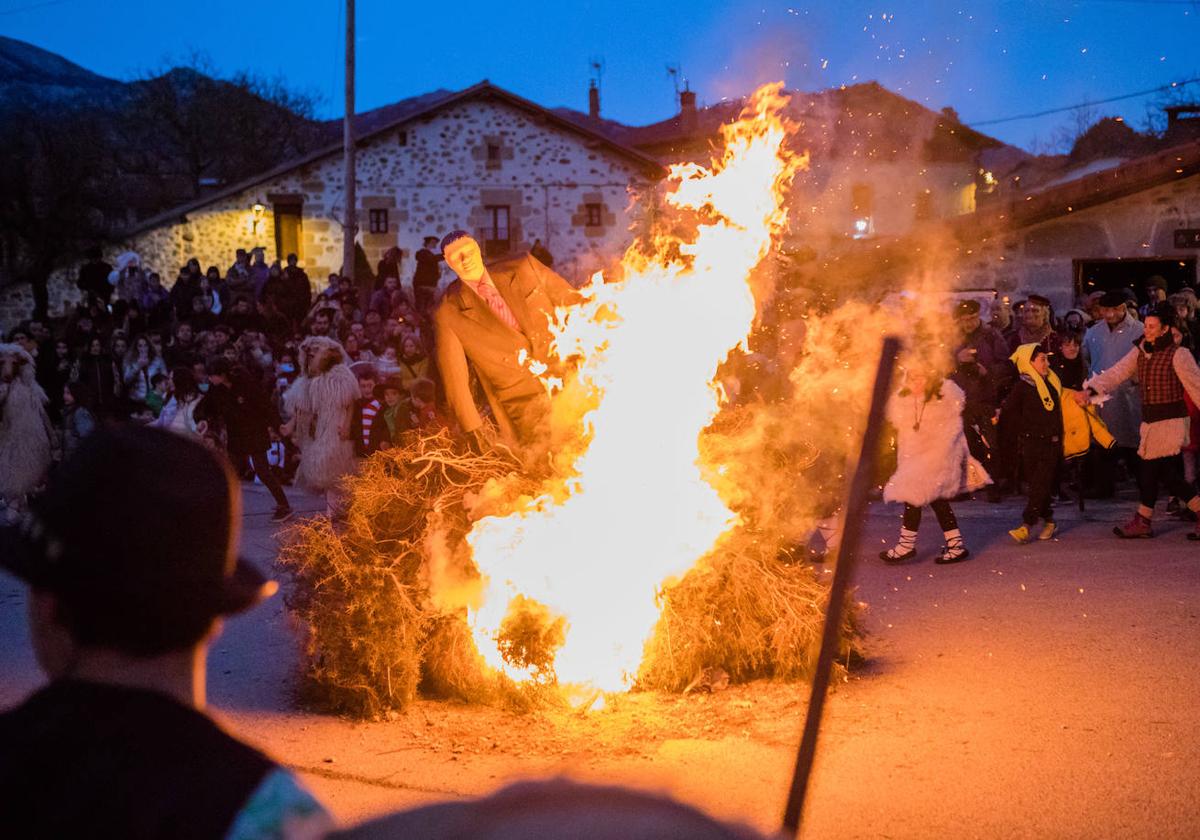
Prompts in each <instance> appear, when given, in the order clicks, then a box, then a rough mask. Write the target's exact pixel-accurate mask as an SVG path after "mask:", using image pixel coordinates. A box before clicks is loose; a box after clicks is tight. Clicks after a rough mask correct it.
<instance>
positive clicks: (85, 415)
mask: <svg viewBox="0 0 1200 840" xmlns="http://www.w3.org/2000/svg"><path fill="white" fill-rule="evenodd" d="M62 402H63V412H62V451H63V457H64V458H70V457H71V455H73V454H74V453H75V450H76V449H78V448H79V444H80V442H82V441H83V439H84V438H85V437H87V436H88V435H90V434H91V433H92V432H94V431H96V415H95V414H93V413H92V410H91V408H90V405H91V402H92V396H91V392H90V391H89V390H88V387H87V386H86V385H84V384H83V383H82V382H68V383H67V384H66V385H64V386H63V394H62Z"/></svg>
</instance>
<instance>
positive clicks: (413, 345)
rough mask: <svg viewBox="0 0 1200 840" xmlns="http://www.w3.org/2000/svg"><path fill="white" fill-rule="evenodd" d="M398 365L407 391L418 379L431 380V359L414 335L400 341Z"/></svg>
mask: <svg viewBox="0 0 1200 840" xmlns="http://www.w3.org/2000/svg"><path fill="white" fill-rule="evenodd" d="M396 364H397V368H398V369H399V371H400V379H401V381H402V382H403V383H404V390H405V391H408V390H409V389H410V388H412V384H413V383H414V382H416V381H417V380H418V379H428V378H429V367H430V365H429V357H428V356H426V355H425V351H424V350H422V349H421V343H420V342H419V341H417V339H416V338H415V337H414V336H412V335H407V336H405V337H404V338H402V339H400V344H399V353H398V355H397V358H396Z"/></svg>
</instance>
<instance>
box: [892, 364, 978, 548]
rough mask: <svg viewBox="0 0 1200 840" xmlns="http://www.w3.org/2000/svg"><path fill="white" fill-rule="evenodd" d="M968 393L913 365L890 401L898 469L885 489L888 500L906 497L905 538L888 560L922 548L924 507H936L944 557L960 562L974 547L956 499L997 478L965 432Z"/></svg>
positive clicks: (904, 500) (903, 523) (935, 512)
mask: <svg viewBox="0 0 1200 840" xmlns="http://www.w3.org/2000/svg"><path fill="white" fill-rule="evenodd" d="M965 399H966V398H965V396H964V395H963V392H962V389H961V388H959V387H958V385H956V384H954V383H953V382H952V381H950V380H949V379H943V378H942V377H941V376H940V375H939V374H936V373H934V372H932V371H928V370H925V369H923V368H922V367H921V366H919V365H913V366H910V367H909V368H908V370H907V371H906V374H905V380H904V383H903V384H902V386H901V388H900V390H899V391H897V392H896V393H895V394H893V395H892V398H891V399H890V400H889V401H888V406H887V417H888V421H889V422H890V423H891V424H892V425H893V426H895V428H896V433H897V434H896V461H897V463H896V472H895V473H893V474H892V477H891V479H890V480H889V481H888V483H887V486H886V487H884V489H883V498H884V500H885V501H888V502H903V503H904V518H903V521H902V524H901V527H900V539H899V541H898V542H897V543H896V545H895V546H893V547H892V548H889V549H888V550H886V551H883V552H881V553H880V555H879V557H880V559H882V560H883V561H884V562H885V563H903V562H905V561H906V560H911V559H912V558H913V557H915V556H916V554H917V549H916V544H917V529H918V528H920V526H921V509H922V508H923V507H925V506H926V505H928V506H929V507H931V508H932V509H933V513H934V515H935V516H936V517H937V520H938V524H939V525H941V526H942V534H943V536H944V537H945V545H944V546H943V547H942V551H941V553H940V554H939V555H938V557H937V562H938V563H958V562H960V561H962V560H966V559H967V558H968V557H969V556H970V555H971V552H970V551H968V550H967V547H966V544H965V543H964V542H963V538H962V532H961V531H959V529H958V521H957V519H955V517H954V511H953V510H952V509H951V508H950V500H951V499H953V498H954V497H955V496H958V495H959V494H961V493H969V492H971V491H973V490H977V489H979V488H980V487H983V486H984V485H986V484H990V483H991V479H990V478H988V474H987V472H986V471H985V470H984V469H983V466H982V465H981V464H980V463H979V462H978V461H976V460H975V459H974V458H972V457H971V454H970V452H969V451H968V450H967V439H966V436H965V435H964V434H963V424H962V410H963V403H964V402H965Z"/></svg>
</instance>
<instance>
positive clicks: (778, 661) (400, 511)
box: [281, 418, 855, 717]
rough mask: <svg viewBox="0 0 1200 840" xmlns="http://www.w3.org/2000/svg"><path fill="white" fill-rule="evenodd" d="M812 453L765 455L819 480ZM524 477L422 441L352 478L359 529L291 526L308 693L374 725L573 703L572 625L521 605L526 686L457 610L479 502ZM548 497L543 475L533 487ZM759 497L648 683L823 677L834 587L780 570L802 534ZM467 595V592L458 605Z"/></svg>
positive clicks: (702, 583)
mask: <svg viewBox="0 0 1200 840" xmlns="http://www.w3.org/2000/svg"><path fill="white" fill-rule="evenodd" d="M744 422H746V421H745V420H744V418H743V420H741V421H735V423H734V426H733V427H732V428H726V429H725V430H724V431H722V429H721V428H720V427H718V428H716V429H715V430H714V431H713V432H712V433H711V435H710V440H709V446H710V447H712V448H715V450H716V451H724V450H730V449H737V448H738V445H737V444H734V443H733V441H735V440H745V439H746V435H745V431H746V430H745V429H744V428H742V427H741V426H739V425H738V424H739V423H742V424H744ZM759 451H761V450H759ZM740 454H743V455H747V453H740ZM811 455H812V453H811V452H793V453H791V455H788V454H787V453H783V454H781V453H780V452H778V451H770V452H764V453H763V454H762V455H761V456H760V457H762V458H768V459H771V460H772V461H773V462H774V463H773V465H772V466H773V467H774V468H776V469H778V467H779V466H780V464H779V463H778V462H779V459H780V458H784V459H785V462H786V466H788V467H792V468H800V469H803V468H804V467H805V466H806V465H811V463H812V461H813V458H812V457H811ZM747 456H748V455H747ZM763 466H764V467H765V466H766V465H765V464H764V465H763ZM512 470H513V462H512V461H511V460H508V459H507V458H505V457H504V456H503V455H502V454H495V453H491V454H485V455H474V454H471V453H469V452H467V451H466V450H465V449H463V448H462V447H461V446H460V445H458V444H457V443H456V442H455V441H454V440H453V439H451V438H450V437H449V436H448V435H447V434H445V433H441V434H437V435H432V436H423V437H422V436H418V435H413V436H412V437H411V438H410V439H409V440H408V442H407V443H406V445H404V446H402V447H399V448H395V449H392V450H389V451H386V452H382V453H379V454H377V455H375V456H373V457H371V458H369V459H367V460H366V461H365V462H364V464H363V467H362V470H361V471H360V472H359V473H358V474H357V475H355V476H354V477H352V478H351V479H349V481H348V486H347V490H348V496H349V503H348V510H347V514H346V521H345V522H344V523H342V524H340V525H339V526H338V527H337V528H334V527H331V525H330V524H329V522H328V521H327V520H325V519H322V518H318V519H312V520H307V521H302V522H299V523H297V524H295V525H293V526H292V527H291V528H290V529H289V532H288V534H287V538H286V540H285V547H284V550H283V552H282V555H281V561H282V563H283V564H284V566H285V567H286V568H288V569H289V570H290V571H291V572H292V573H293V575H294V578H295V585H294V586H293V587H292V588H291V590H290V592H289V595H288V605H289V607H291V609H292V610H293V611H294V612H295V613H296V614H297V616H298V617H299V618H300V619H301V620H302V622H303V624H304V626H305V627H306V630H307V643H306V646H307V651H306V653H307V664H306V674H305V680H304V691H303V697H304V699H305V700H306V701H307V702H308V703H309V704H311V705H313V706H316V707H318V708H321V709H324V710H330V711H337V712H342V713H347V714H352V715H358V716H367V717H374V716H378V715H380V714H384V713H387V712H389V711H392V710H401V709H403V708H404V707H405V706H406V705H407V704H408V703H409V702H410V701H411V700H412V699H413V698H414V697H415V696H417V694H418V693H420V694H422V695H425V696H431V697H450V698H458V699H463V700H467V701H472V702H485V703H493V704H502V705H508V706H513V707H518V708H520V707H528V706H530V705H531V704H536V703H539V702H546V701H547V700H553V699H555V698H557V694H556V692H555V690H554V687H553V685H552V682H553V662H552V655H553V648H554V646H555V645H556V644H560V643H561V639H562V632H563V627H562V624H561V621H559V622H557V623H553V624H548V625H546V626H539V623H538V622H537V621H533V620H530V618H529V616H530V615H531V614H536V611H528V610H519V611H514V613H513V615H511V616H510V620H508V621H506V622H505V625H504V628H503V629H502V633H503V634H505V637H504V638H501V639H500V640H499V642H500V648H501V649H502V650H503V651H505V654H506V656H508V657H509V658H510V661H512V662H513V663H514V664H516V665H519V666H529V667H531V668H532V670H533V671H535V672H537V673H540V674H542V675H543V677H544V679H543V680H541V681H540V682H539V683H535V684H531V685H521V686H518V685H514V684H513V683H512V682H511V681H509V680H507V679H506V678H505V677H503V676H501V675H499V674H497V673H496V672H494V671H491V670H490V669H488V668H486V666H485V665H484V664H483V660H482V658H481V657H480V656H479V654H478V652H477V651H476V649H475V645H474V641H473V640H472V638H471V634H470V631H469V629H468V627H467V624H466V612H465V609H463V608H461V607H460V606H457V605H458V604H461V603H465V602H466V601H467V600H468V598H467V597H466V596H465V595H462V594H461V593H462V592H465V591H467V590H469V589H470V588H471V582H472V579H473V578H474V577H475V574H476V573H475V571H474V566H473V564H472V562H471V560H470V557H469V550H468V548H467V546H466V543H465V539H464V537H465V535H466V533H467V532H468V530H469V529H470V524H471V519H470V515H469V509H470V507H471V505H472V501H473V494H476V493H478V492H479V491H480V490H481V489H482V488H483V487H484V485H485V484H487V483H488V482H489V481H493V482H498V481H502V480H503V481H505V482H507V483H508V485H509V487H510V488H511V487H513V486H515V487H517V488H518V490H520V489H521V486H522V485H521V479H517V480H516V481H515V482H514V479H513V478H512V476H511V473H512ZM506 476H508V477H507V478H505V477H506ZM792 480H793V481H794V480H795V473H793V474H792ZM793 486H794V484H793ZM536 487H537V483H536V482H535V481H533V480H532V479H530V480H529V482H528V485H527V489H528V491H529V492H534V491H536ZM747 498H751V497H749V496H748V497H747ZM753 498H756V499H759V505H758V507H759V508H761V509H755V508H754V506H752V505H751V506H743V507H744V509H742V510H739V513H742V515H743V518H744V519H745V520H746V521H747V526H746V527H741V528H738V529H736V530H735V531H734V532H733V533H732V534H730V535H728V536H727V537H726V538H725V539H724V540H723V542H722V544H721V545H720V546H719V547H718V549H717V550H716V551H714V552H713V553H712V554H711V555H710V556H708V557H706V558H704V559H703V560H702V561H701V562H700V563H698V564H697V565H696V567H695V568H694V569H692V570H691V571H690V572H689V573H688V574H687V575H685V576H684V577H683V578H682V579H680V580H679V581H675V582H672V583H670V584H668V585H666V586H664V588H663V590H662V591H661V592H660V595H659V597H660V603H661V605H662V617H661V619H660V621H659V623H658V626H657V628H656V630H655V633H654V635H653V637H652V638H651V640H650V641H649V642H648V644H647V647H646V652H645V656H644V659H643V663H642V668H641V670H640V672H639V674H638V676H637V685H638V686H639V687H642V688H647V689H661V690H669V691H679V690H682V689H684V688H685V687H686V686H688V685H689V684H691V683H692V682H693V681H694V680H695V678H696V677H697V675H698V674H699V673H700V672H701V671H702V670H703V669H705V668H709V667H719V668H723V669H724V670H725V671H727V672H728V673H729V675H730V676H731V677H732V678H733V679H734V680H735V681H742V680H749V679H753V678H758V677H777V678H782V679H794V678H802V677H804V676H806V675H807V674H808V673H809V672H810V671H811V668H812V665H813V663H814V662H815V659H816V649H817V643H818V638H819V634H820V628H821V622H822V616H823V612H824V599H825V595H826V587H825V586H824V584H822V583H821V582H819V581H818V579H817V577H816V575H815V574H814V572H813V570H812V568H811V567H809V566H808V565H806V564H801V565H787V564H783V563H780V562H779V559H778V558H779V555H780V550H781V549H783V548H786V547H788V541H789V540H790V539H791V537H790V536H788V535H787V534H785V533H782V532H783V531H785V530H786V529H783V528H780V527H778V524H779V523H777V522H763V523H761V524H762V525H767V526H770V527H769V528H767V529H764V528H762V527H758V526H759V524H760V523H758V522H757V520H759V519H761V518H762V515H763V509H765V506H764V505H762V504H761V499H760V498H759V497H758V496H755V497H753ZM734 506H735V508H736V507H739V506H738V505H737V504H734ZM810 521H811V520H810ZM454 589H457V590H459V593H460V594H459V595H458V596H456V597H452V598H449V599H448V598H446V597H445V593H446V592H447V591H448V590H454ZM617 613H619V609H616V608H614V614H617ZM846 630H847V633H846V638H847V640H848V641H847V643H846V644H847V646H850V645H853V643H854V639H855V634H854V629H853V627H852V626H849V625H848V626H847V628H846ZM567 632H569V628H568V630H567ZM844 653H846V654H847V655H848V654H849V647H848V648H847V650H846V651H844Z"/></svg>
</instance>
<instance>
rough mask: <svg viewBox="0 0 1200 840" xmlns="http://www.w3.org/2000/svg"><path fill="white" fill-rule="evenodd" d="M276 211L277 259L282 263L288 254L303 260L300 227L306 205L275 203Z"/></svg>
mask: <svg viewBox="0 0 1200 840" xmlns="http://www.w3.org/2000/svg"><path fill="white" fill-rule="evenodd" d="M272 206H273V207H274V210H275V258H276V259H277V260H279V261H280V262H281V263H282V262H283V261H284V260H285V259H287V255H288V254H295V255H296V256H297V257H299V258H301V259H303V258H304V255H303V254H301V253H300V227H301V219H302V218H303V215H304V205H303V204H300V203H299V202H291V201H289V202H274V204H273V205H272Z"/></svg>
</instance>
